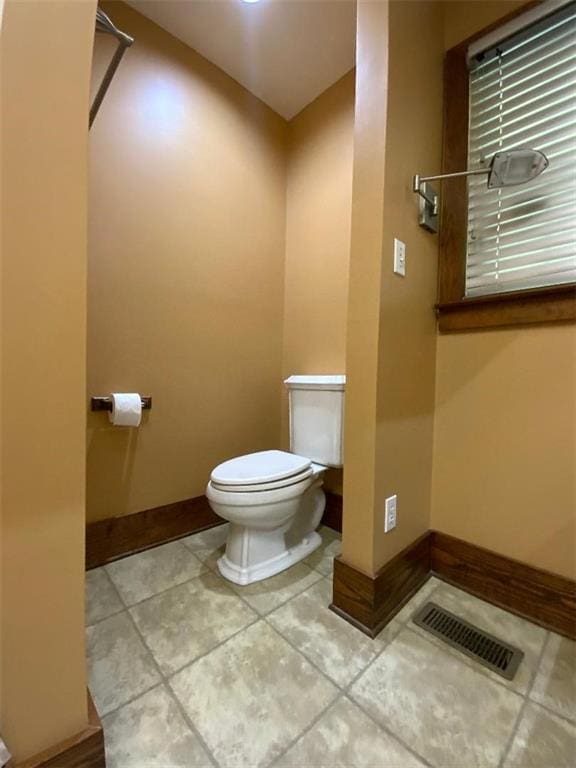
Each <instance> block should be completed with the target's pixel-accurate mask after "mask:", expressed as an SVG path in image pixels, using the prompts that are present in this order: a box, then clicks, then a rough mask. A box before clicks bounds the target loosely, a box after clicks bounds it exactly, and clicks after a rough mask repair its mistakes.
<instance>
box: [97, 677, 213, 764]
mask: <svg viewBox="0 0 576 768" xmlns="http://www.w3.org/2000/svg"><path fill="white" fill-rule="evenodd" d="M102 725H103V727H104V734H105V741H106V766H107V768H197V767H198V768H209V766H210V767H211V766H212V763H211V762H210V758H209V757H208V755H207V754H206V752H205V750H204V748H203V746H202V745H201V743H200V740H199V739H198V737H197V736H196V735H195V734H194V733H193V732H192V731H191V730H190V728H189V727H188V725H187V724H186V721H185V720H184V718H183V717H182V714H181V713H180V710H179V709H178V707H177V706H176V703H175V702H174V700H173V698H172V696H171V695H170V693H169V692H168V691H167V689H166V687H165V686H164V685H159V686H158V687H157V688H153V689H152V690H151V691H148V693H145V694H144V695H143V696H140V698H138V699H136V700H135V701H132V702H131V703H130V704H126V705H125V706H123V707H122V708H121V709H119V710H117V711H116V712H113V713H112V714H111V715H108V717H105V718H104V719H103V722H102Z"/></svg>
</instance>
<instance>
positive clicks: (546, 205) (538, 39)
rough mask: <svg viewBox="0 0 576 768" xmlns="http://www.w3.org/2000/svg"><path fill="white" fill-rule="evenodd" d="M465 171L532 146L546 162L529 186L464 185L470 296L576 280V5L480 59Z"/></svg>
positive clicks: (475, 179) (475, 65)
mask: <svg viewBox="0 0 576 768" xmlns="http://www.w3.org/2000/svg"><path fill="white" fill-rule="evenodd" d="M470 66H471V71H470V122H469V142H468V160H469V168H470V169H477V168H482V167H483V166H486V167H487V166H488V164H489V162H490V159H491V157H492V155H493V154H494V153H495V152H497V151H499V150H506V149H512V148H514V147H530V148H532V149H539V150H541V151H542V152H544V153H545V154H546V155H547V157H548V159H549V160H550V167H549V168H548V169H547V170H546V171H544V173H543V174H542V175H541V176H539V177H538V178H537V179H535V180H534V181H532V182H529V183H527V184H524V185H520V186H516V187H503V188H501V189H493V190H488V189H487V188H486V177H485V176H472V177H470V179H469V182H468V243H467V257H466V295H467V296H479V295H485V294H491V293H499V292H503V291H516V290H522V289H527V288H536V287H541V286H547V285H557V284H560V283H568V282H573V281H576V3H571V4H570V5H569V6H568V7H565V8H564V9H563V10H562V12H560V13H557V14H555V15H554V16H550V17H548V18H547V19H545V20H544V21H541V22H539V23H538V24H536V25H534V26H533V27H531V28H529V29H528V30H524V31H523V32H522V33H519V34H518V35H515V36H514V37H513V38H510V39H509V40H507V41H505V42H504V43H503V44H501V45H499V46H498V47H497V48H496V49H494V50H492V51H489V52H486V53H485V54H484V55H480V56H478V57H476V59H475V60H473V61H472V62H471V65H470Z"/></svg>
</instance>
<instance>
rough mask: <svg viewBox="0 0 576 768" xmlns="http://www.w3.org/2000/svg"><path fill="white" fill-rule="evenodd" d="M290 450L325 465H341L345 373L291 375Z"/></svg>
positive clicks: (288, 386) (287, 384)
mask: <svg viewBox="0 0 576 768" xmlns="http://www.w3.org/2000/svg"><path fill="white" fill-rule="evenodd" d="M284 384H285V385H286V387H287V389H288V396H289V401H290V450H291V452H292V453H296V454H298V455H299V456H305V457H306V458H308V459H312V461H315V462H317V463H318V464H324V466H326V467H341V466H342V462H343V440H344V389H345V386H346V376H290V378H288V379H286V381H285V382H284Z"/></svg>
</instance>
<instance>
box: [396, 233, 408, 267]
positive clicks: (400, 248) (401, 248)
mask: <svg viewBox="0 0 576 768" xmlns="http://www.w3.org/2000/svg"><path fill="white" fill-rule="evenodd" d="M394 273H395V274H397V275H401V276H402V277H405V276H406V243H403V242H402V240H398V238H396V237H395V238H394Z"/></svg>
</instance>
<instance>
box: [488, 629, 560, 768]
mask: <svg viewBox="0 0 576 768" xmlns="http://www.w3.org/2000/svg"><path fill="white" fill-rule="evenodd" d="M549 641H550V632H547V633H546V638H545V640H544V642H543V643H542V648H541V649H540V653H539V654H538V660H537V662H536V664H535V665H534V670H533V672H532V675H531V678H530V681H529V683H528V688H527V689H526V693H525V694H524V697H523V699H524V700H523V702H522V706H521V707H520V709H519V711H518V715H517V716H516V720H515V722H514V725H513V726H512V729H511V731H510V736H509V737H508V740H507V741H506V744H505V745H504V749H503V750H502V756H501V758H500V762H499V763H498V768H502V766H503V765H504V763H505V762H506V759H507V757H508V755H509V754H510V750H511V749H512V745H513V744H514V741H515V739H516V735H517V733H518V729H519V728H520V723H521V722H522V720H523V718H524V712H525V710H526V707H527V706H528V704H529V702H530V699H529V696H530V692H531V691H532V686H533V685H534V681H535V680H536V675H537V674H538V670H539V669H540V665H541V663H542V659H543V658H544V652H545V650H546V648H547V647H548V643H549Z"/></svg>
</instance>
